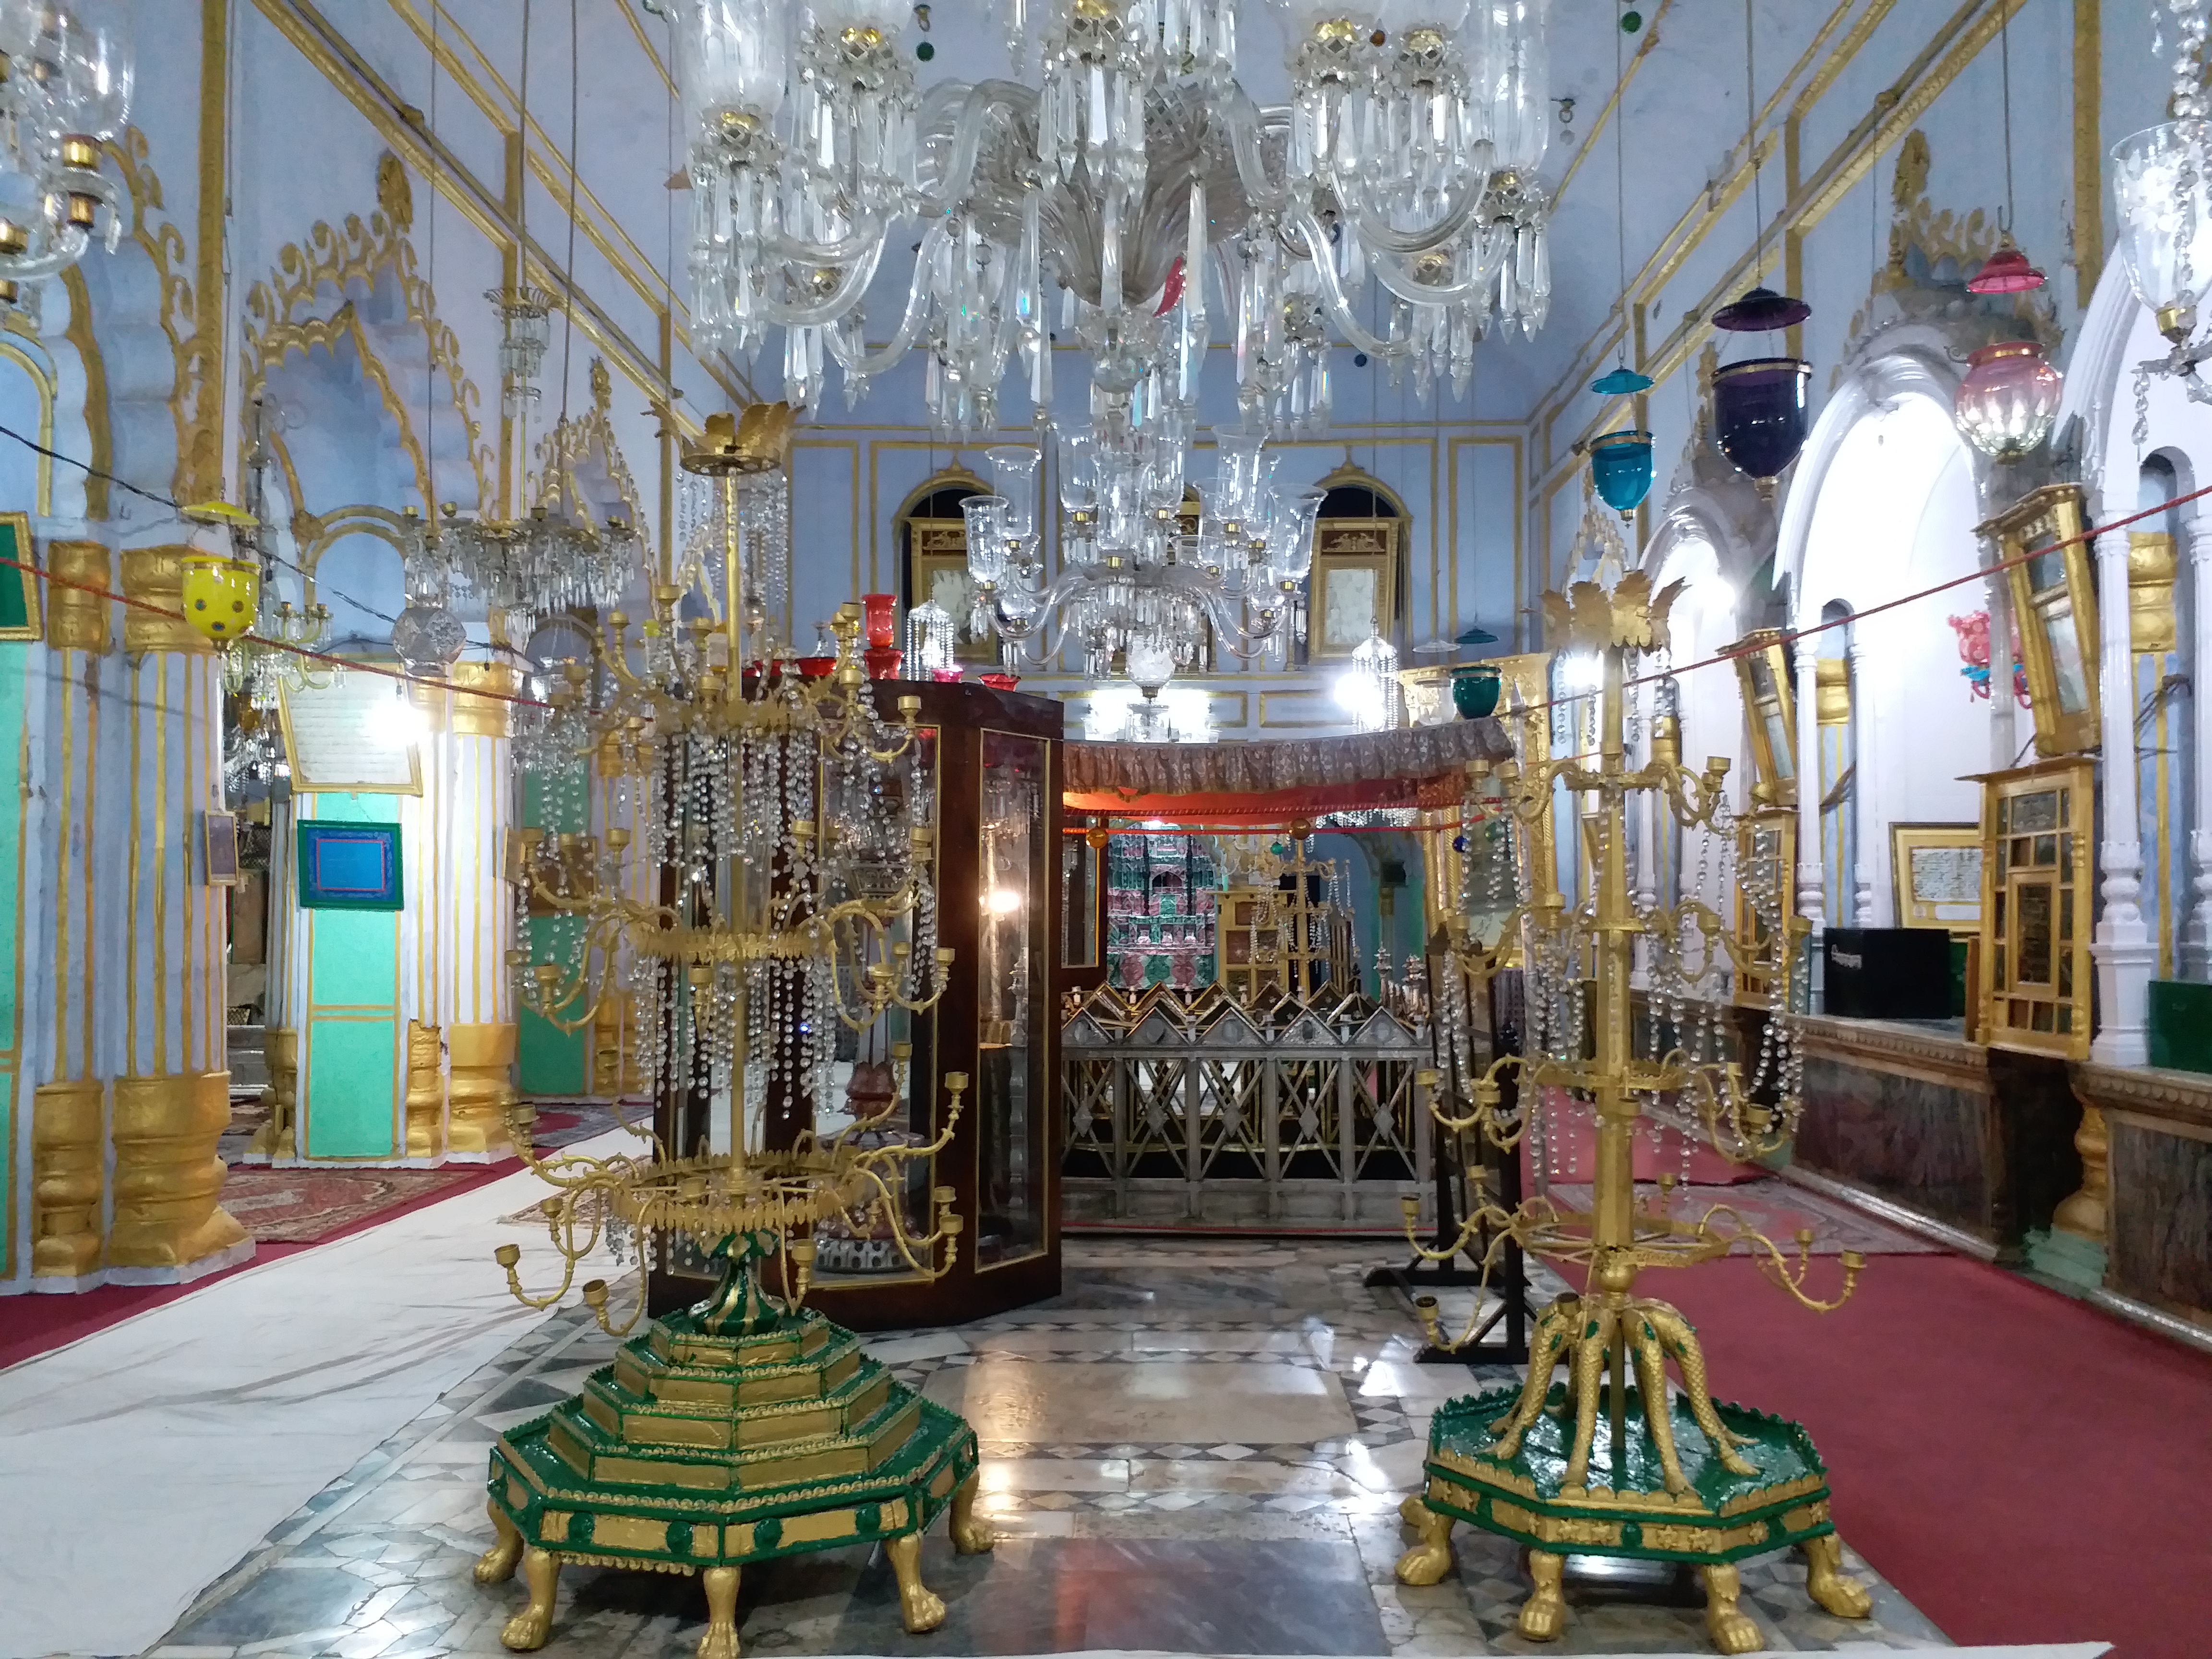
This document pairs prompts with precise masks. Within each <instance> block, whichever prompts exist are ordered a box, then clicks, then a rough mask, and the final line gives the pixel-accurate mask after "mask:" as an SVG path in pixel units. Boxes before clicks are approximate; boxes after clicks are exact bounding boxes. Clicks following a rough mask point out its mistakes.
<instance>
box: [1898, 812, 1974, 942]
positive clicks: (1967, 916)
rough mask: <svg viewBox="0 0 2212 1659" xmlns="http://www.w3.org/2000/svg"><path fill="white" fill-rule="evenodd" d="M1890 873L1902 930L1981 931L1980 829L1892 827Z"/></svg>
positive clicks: (1966, 825)
mask: <svg viewBox="0 0 2212 1659" xmlns="http://www.w3.org/2000/svg"><path fill="white" fill-rule="evenodd" d="M1889 872H1890V893H1891V896H1892V898H1893V902H1894V903H1895V906H1896V916H1897V926H1898V927H1940V928H1942V929H1943V930H1944V931H1945V932H1947V933H1954V934H1957V935H1958V936H1960V938H1965V937H1966V936H1968V935H1970V934H1976V933H1980V932H1981V929H1982V826H1981V825H1980V824H1978V823H1893V824H1891V825H1890V826H1889ZM1968 895H1970V896H1968Z"/></svg>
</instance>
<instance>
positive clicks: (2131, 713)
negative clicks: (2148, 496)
mask: <svg viewBox="0 0 2212 1659" xmlns="http://www.w3.org/2000/svg"><path fill="white" fill-rule="evenodd" d="M2097 592H2098V605H2097V617H2098V635H2099V638H2098V665H2097V696H2098V700H2099V703H2100V716H2101V724H2102V727H2103V731H2102V738H2103V745H2104V763H2103V764H2102V765H2101V766H2100V767H2099V768H2098V774H2099V778H2100V789H2101V791H2102V793H2103V796H2104V820H2105V833H2106V836H2107V837H2108V839H2107V840H2106V841H2105V842H2103V843H2102V844H2101V845H2100V847H2099V848H2098V862H2099V864H2100V866H2101V867H2102V870H2103V882H2102V884H2101V885H2100V888H2099V890H2098V896H2099V898H2100V901H2101V904H2100V908H2099V910H2098V915H2097V931H2096V933H2095V935H2094V936H2093V939H2091V941H2090V946H2089V949H2090V952H2091V954H2092V955H2093V957H2095V959H2096V963H2097V992H2098V998H2099V1001H2100V1005H2101V1013H2102V1016H2103V1018H2102V1021H2101V1023H2100V1026H2099V1029H2098V1031H2097V1036H2096V1040H2095V1041H2094V1042H2093V1043H2092V1044H2091V1045H2090V1050H2089V1052H2090V1055H2091V1057H2092V1058H2093V1059H2095V1060H2099V1061H2100V1062H2101V1063H2103V1064H2105V1065H2107V1066H2141V1065H2143V1064H2145V1063H2147V1062H2148V1060H2149V1059H2150V1044H2149V1040H2148V1031H2147V1030H2146V1017H2147V1009H2148V1004H2149V1000H2150V976H2151V973H2152V970H2153V969H2154V968H2155V966H2156V965H2157V962H2158V946H2157V944H2156V942H2155V941H2154V940H2153V939H2152V938H2151V937H2150V930H2149V929H2148V927H2145V926H2144V925H2143V915H2142V870H2143V857H2142V829H2141V827H2140V825H2139V824H2138V823H2137V822H2136V732H2135V708H2136V696H2135V652H2134V644H2133V641H2132V640H2131V638H2130V631H2129V623H2128V538H2127V532H2125V531H2115V532H2107V533H2106V534H2105V535H2102V536H2100V537H2098V538H2097ZM1992 660H1994V655H1993V657H1992Z"/></svg>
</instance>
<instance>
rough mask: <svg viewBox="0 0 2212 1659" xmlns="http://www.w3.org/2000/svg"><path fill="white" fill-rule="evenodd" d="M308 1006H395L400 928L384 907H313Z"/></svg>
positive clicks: (397, 1004) (397, 992)
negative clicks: (346, 908)
mask: <svg viewBox="0 0 2212 1659" xmlns="http://www.w3.org/2000/svg"><path fill="white" fill-rule="evenodd" d="M313 916H314V921H313V927H314V961H313V963H312V964H310V967H309V975H310V977H309V979H308V981H307V1006H308V1007H309V1008H310V1009H311V1010H313V1009H315V1008H325V1007H328V1006H330V1005H331V1004H332V1003H338V1004H342V1005H343V1006H346V1007H349V1008H353V1007H359V1006H362V1005H364V1004H367V1005H370V1006H375V1007H380V1008H389V1009H391V1010H392V1012H394V1013H395V1014H396V1013H398V1008H399V928H398V922H397V919H396V918H395V917H394V916H393V915H392V912H391V911H389V910H382V911H378V910H317V911H315V912H313Z"/></svg>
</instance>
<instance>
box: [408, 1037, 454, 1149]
mask: <svg viewBox="0 0 2212 1659" xmlns="http://www.w3.org/2000/svg"><path fill="white" fill-rule="evenodd" d="M444 1057H445V1045H444V1043H443V1042H441V1038H440V1033H439V1030H438V1028H437V1027H436V1026H435V1025H425V1024H422V1021H420V1020H418V1019H410V1020H409V1021H408V1022H407V1156H406V1158H405V1160H404V1164H403V1165H402V1166H401V1167H403V1168H416V1169H428V1168H435V1166H436V1165H438V1164H441V1163H443V1162H444V1161H445V1157H446V1078H445V1072H444V1069H443V1061H444Z"/></svg>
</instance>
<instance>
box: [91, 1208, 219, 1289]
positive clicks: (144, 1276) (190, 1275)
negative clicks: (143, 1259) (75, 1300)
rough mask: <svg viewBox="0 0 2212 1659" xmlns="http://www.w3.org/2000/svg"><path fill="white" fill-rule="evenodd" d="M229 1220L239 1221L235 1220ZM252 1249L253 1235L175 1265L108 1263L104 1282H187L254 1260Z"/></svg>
mask: <svg viewBox="0 0 2212 1659" xmlns="http://www.w3.org/2000/svg"><path fill="white" fill-rule="evenodd" d="M223 1219H225V1220H226V1221H228V1220H229V1219H230V1218H229V1217H228V1216H225V1217H224V1218H223ZM231 1225H233V1226H237V1225H238V1224H237V1223H236V1222H231ZM240 1231H244V1229H242V1228H241V1229H240ZM255 1249H256V1246H255V1244H254V1243H253V1241H252V1239H250V1238H241V1239H240V1240H239V1242H238V1243H235V1244H232V1245H228V1246H227V1247H226V1248H224V1249H220V1250H216V1251H215V1252H214V1253H213V1254H211V1255H203V1256H197V1257H195V1258H193V1259H192V1260H191V1261H187V1262H185V1263H183V1264H181V1265H180V1266H178V1267H110V1268H109V1269H108V1270H107V1273H106V1283H108V1284H110V1285H189V1284H191V1283H192V1281H193V1280H195V1279H206V1278H208V1277H209V1276H210V1275H211V1274H215V1273H227V1272H228V1271H229V1270H230V1269H231V1268H233V1267H243V1266H245V1265H246V1263H247V1262H249V1261H252V1260H253V1255H254V1250H255Z"/></svg>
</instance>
